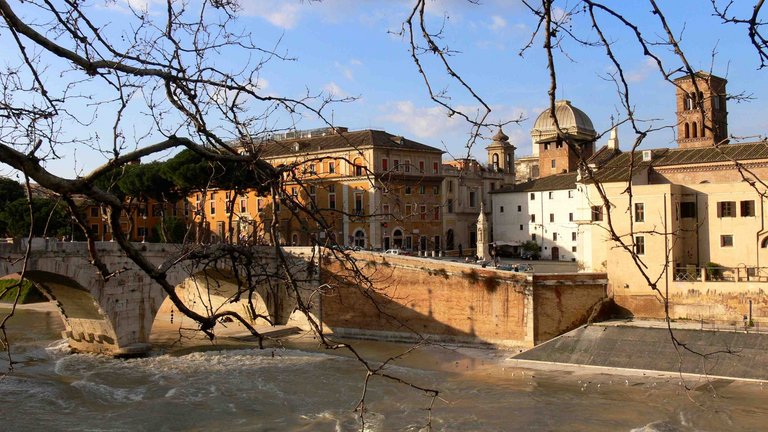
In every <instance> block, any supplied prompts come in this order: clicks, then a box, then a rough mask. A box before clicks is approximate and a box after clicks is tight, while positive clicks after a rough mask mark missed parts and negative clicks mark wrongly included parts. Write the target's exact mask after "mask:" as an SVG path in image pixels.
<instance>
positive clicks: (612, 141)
mask: <svg viewBox="0 0 768 432" xmlns="http://www.w3.org/2000/svg"><path fill="white" fill-rule="evenodd" d="M618 128H619V126H618V125H617V126H614V127H613V128H612V129H611V137H610V138H608V144H606V145H605V146H606V147H608V148H609V149H610V150H618V149H619V134H618Z"/></svg>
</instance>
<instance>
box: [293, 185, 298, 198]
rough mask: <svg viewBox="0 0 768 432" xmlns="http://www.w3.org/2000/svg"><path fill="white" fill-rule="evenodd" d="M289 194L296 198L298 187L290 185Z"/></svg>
mask: <svg viewBox="0 0 768 432" xmlns="http://www.w3.org/2000/svg"><path fill="white" fill-rule="evenodd" d="M291 196H292V197H294V198H296V197H297V196H299V189H298V188H296V187H292V188H291Z"/></svg>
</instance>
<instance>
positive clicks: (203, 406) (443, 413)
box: [0, 309, 768, 432]
mask: <svg viewBox="0 0 768 432" xmlns="http://www.w3.org/2000/svg"><path fill="white" fill-rule="evenodd" d="M7 311H8V310H7V309H0V316H4V315H5V313H7ZM62 328H63V325H62V322H61V320H60V318H59V316H58V315H57V314H56V313H53V312H41V311H35V310H19V311H17V315H16V316H15V317H14V318H13V320H12V326H11V329H10V330H11V331H10V337H11V340H12V342H13V345H12V350H13V351H12V355H13V359H14V361H16V362H17V363H16V364H15V368H14V370H13V371H12V372H10V373H7V371H8V360H7V354H6V355H4V356H3V357H2V359H0V371H1V372H3V375H2V378H0V430H2V431H38V430H40V431H73V430H76V431H203V430H205V431H224V430H226V431H228V432H229V431H354V430H360V428H361V422H360V419H359V417H358V413H357V412H355V411H354V408H355V406H356V405H357V403H358V401H359V398H360V395H361V393H362V391H363V380H364V377H365V371H364V369H363V368H362V366H361V365H360V364H359V363H357V362H356V361H355V360H353V359H351V358H349V357H348V356H345V355H341V353H339V352H336V351H332V352H328V351H321V350H319V349H318V348H317V347H316V344H315V343H314V342H313V341H312V340H311V338H305V339H303V340H300V341H294V342H287V343H286V344H285V346H284V347H280V348H268V349H265V350H258V349H252V348H250V347H236V346H228V347H227V349H211V348H210V347H209V348H208V349H203V348H202V347H198V348H194V347H193V348H186V349H184V350H169V349H158V350H157V352H156V353H154V354H153V355H151V356H149V357H145V358H137V359H114V358H110V357H105V356H97V355H88V354H70V353H69V352H68V349H67V348H66V343H65V342H64V341H63V340H61V336H60V332H61V330H62ZM357 344H358V346H359V348H360V350H361V351H362V352H364V353H365V355H366V356H367V357H369V358H371V359H377V358H378V359H383V358H386V356H388V355H391V354H392V353H395V352H399V351H403V350H405V349H407V346H406V345H398V344H389V343H380V342H362V341H361V342H357ZM510 355H511V353H510V352H504V351H493V350H483V349H467V348H454V349H451V348H445V347H436V346H430V347H425V348H420V349H419V350H417V352H415V353H413V354H411V355H409V356H407V357H405V359H404V360H403V361H399V362H398V363H397V364H395V365H393V366H389V367H388V368H387V371H388V372H389V373H390V374H393V375H397V376H399V377H402V378H404V379H407V380H409V381H411V382H413V383H415V384H418V385H420V386H424V387H431V388H435V389H438V390H439V391H440V396H439V399H438V400H437V401H436V403H435V405H434V408H433V410H432V413H431V414H432V420H431V426H432V430H436V431H644V432H645V431H648V432H650V431H663V432H672V431H760V430H768V390H765V391H764V390H763V385H762V384H761V383H754V382H739V381H731V380H722V379H720V380H709V381H707V380H703V379H688V380H687V381H686V382H685V384H687V386H688V387H690V388H691V390H687V391H686V390H685V387H684V385H683V383H682V382H681V378H680V377H678V376H662V375H657V374H651V373H646V374H643V373H641V372H638V373H632V374H624V375H620V374H604V373H597V372H594V371H587V370H575V371H574V370H570V371H567V370H557V369H554V368H552V367H549V368H547V369H546V370H544V369H536V370H535V369H522V368H519V367H514V366H513V363H512V362H510V361H508V360H506V359H507V358H508V357H509V356H510ZM428 404H429V399H428V398H427V397H425V396H424V395H423V394H422V393H420V392H418V391H416V390H413V389H411V388H409V387H406V386H403V385H398V384H394V383H392V382H387V381H385V380H382V379H374V380H373V381H372V382H371V385H370V387H369V394H368V398H367V408H366V413H365V426H364V429H365V430H368V431H401V430H405V431H419V430H427V429H425V428H424V427H425V424H426V423H427V420H428V417H427V411H426V410H425V408H426V407H427V406H428Z"/></svg>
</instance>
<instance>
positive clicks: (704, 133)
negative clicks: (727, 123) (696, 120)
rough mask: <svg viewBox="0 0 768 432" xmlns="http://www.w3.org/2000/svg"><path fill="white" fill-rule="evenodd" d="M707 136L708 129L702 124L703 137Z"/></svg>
mask: <svg viewBox="0 0 768 432" xmlns="http://www.w3.org/2000/svg"><path fill="white" fill-rule="evenodd" d="M705 136H707V128H705V127H704V123H702V124H701V137H702V138H704V137H705Z"/></svg>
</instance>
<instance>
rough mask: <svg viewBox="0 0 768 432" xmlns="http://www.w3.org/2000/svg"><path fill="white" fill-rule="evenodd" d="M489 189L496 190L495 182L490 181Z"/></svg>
mask: <svg viewBox="0 0 768 432" xmlns="http://www.w3.org/2000/svg"><path fill="white" fill-rule="evenodd" d="M491 190H492V191H495V190H496V183H494V182H491Z"/></svg>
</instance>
